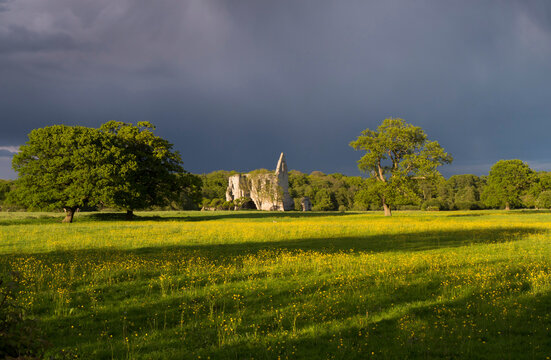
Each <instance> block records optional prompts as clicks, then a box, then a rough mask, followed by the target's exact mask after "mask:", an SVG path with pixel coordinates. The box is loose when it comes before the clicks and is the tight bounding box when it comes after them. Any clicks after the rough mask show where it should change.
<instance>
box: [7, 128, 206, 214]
mask: <svg viewBox="0 0 551 360" xmlns="http://www.w3.org/2000/svg"><path fill="white" fill-rule="evenodd" d="M153 129H154V126H153V125H152V124H151V123H148V122H140V123H138V124H137V126H135V125H133V124H129V123H122V122H115V121H110V122H108V123H106V124H104V125H102V126H101V128H100V129H94V128H87V127H83V126H65V125H54V126H48V127H45V128H41V129H35V130H33V131H32V132H31V133H30V134H29V141H27V143H26V144H25V145H24V146H22V147H21V149H20V152H19V153H18V154H16V155H15V156H14V158H13V162H12V165H13V168H14V170H15V171H16V172H18V174H19V178H18V180H17V181H16V183H15V190H14V191H13V194H10V196H11V197H12V199H15V200H16V201H17V202H18V203H20V204H22V205H24V206H26V207H27V208H30V209H49V210H53V209H59V208H63V209H65V211H66V217H65V219H64V222H72V220H73V214H74V212H75V210H76V209H77V208H82V207H84V206H95V205H109V206H116V207H118V208H121V209H126V210H127V211H128V213H129V215H132V211H133V210H136V209H143V208H148V207H151V206H162V205H167V204H169V203H170V202H171V201H179V200H180V199H182V197H185V199H186V201H189V200H191V201H197V200H198V199H197V197H198V194H199V190H198V187H199V186H200V185H199V179H198V178H197V177H195V176H193V175H191V174H188V173H187V172H185V171H184V169H183V168H182V165H181V164H182V161H181V158H180V155H179V154H178V152H176V151H173V150H172V144H170V143H169V142H168V141H167V140H165V139H163V138H161V137H159V136H156V135H154V134H153Z"/></svg>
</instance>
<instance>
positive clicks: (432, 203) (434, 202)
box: [421, 199, 444, 211]
mask: <svg viewBox="0 0 551 360" xmlns="http://www.w3.org/2000/svg"><path fill="white" fill-rule="evenodd" d="M429 208H438V210H444V204H442V202H441V201H440V200H438V199H429V200H427V201H425V202H424V203H423V204H422V205H421V210H423V211H434V210H429Z"/></svg>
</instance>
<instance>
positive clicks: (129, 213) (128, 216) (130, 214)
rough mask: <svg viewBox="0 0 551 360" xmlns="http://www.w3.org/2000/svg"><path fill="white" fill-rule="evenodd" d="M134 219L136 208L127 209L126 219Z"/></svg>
mask: <svg viewBox="0 0 551 360" xmlns="http://www.w3.org/2000/svg"><path fill="white" fill-rule="evenodd" d="M132 219H134V210H126V220H132Z"/></svg>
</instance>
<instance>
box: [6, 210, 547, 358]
mask: <svg viewBox="0 0 551 360" xmlns="http://www.w3.org/2000/svg"><path fill="white" fill-rule="evenodd" d="M137 215H138V218H137V219H135V220H133V221H125V220H124V216H123V214H106V213H79V214H77V215H76V217H75V222H74V223H73V224H61V223H60V221H61V218H62V217H63V216H62V215H61V214H59V213H57V214H56V213H0V270H1V274H3V275H4V276H6V275H7V274H9V273H10V272H12V271H14V272H16V273H17V274H19V275H18V276H19V282H20V289H19V290H18V292H17V293H16V301H17V303H18V304H19V305H21V306H22V307H23V308H24V309H25V313H26V316H27V317H29V318H34V319H36V326H37V327H38V328H39V329H40V331H41V332H42V335H43V337H44V338H45V339H47V340H48V341H49V343H50V346H49V348H48V350H47V351H48V353H47V354H48V355H55V356H58V357H66V358H75V357H78V358H83V359H369V358H374V359H546V358H549V357H551V311H550V310H551V241H550V240H551V213H550V212H544V211H509V212H504V211H469V212H396V213H395V214H394V216H392V217H384V216H382V214H379V213H348V212H347V213H336V212H335V213H317V212H313V213H298V212H291V213H267V212H139V213H137ZM63 354H65V355H63Z"/></svg>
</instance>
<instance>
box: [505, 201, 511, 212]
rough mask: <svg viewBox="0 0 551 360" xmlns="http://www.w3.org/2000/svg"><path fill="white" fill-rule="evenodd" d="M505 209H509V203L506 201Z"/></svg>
mask: <svg viewBox="0 0 551 360" xmlns="http://www.w3.org/2000/svg"><path fill="white" fill-rule="evenodd" d="M505 210H507V211H509V210H511V205H509V203H508V202H506V203H505Z"/></svg>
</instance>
